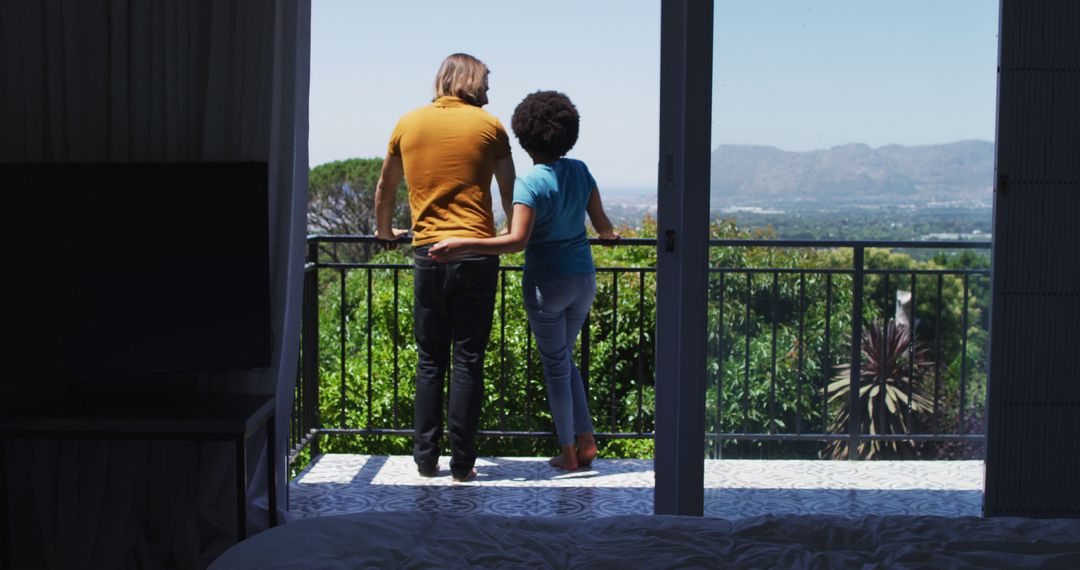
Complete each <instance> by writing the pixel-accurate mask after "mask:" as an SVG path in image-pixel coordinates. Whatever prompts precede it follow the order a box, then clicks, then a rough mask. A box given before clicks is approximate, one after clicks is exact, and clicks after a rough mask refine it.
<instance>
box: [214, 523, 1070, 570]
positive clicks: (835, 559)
mask: <svg viewBox="0 0 1080 570" xmlns="http://www.w3.org/2000/svg"><path fill="white" fill-rule="evenodd" d="M469 566H478V567H488V568H490V567H500V568H505V567H529V568H585V567H588V568H623V569H625V570H629V569H631V568H634V569H637V568H698V567H702V568H716V567H728V566H737V567H747V568H876V567H880V568H898V567H899V568H909V567H917V568H1003V567H1008V568H1018V567H1019V568H1080V520H1034V519H1020V518H998V519H983V518H976V517H964V518H944V517H929V516H921V517H908V516H886V517H875V516H872V517H866V518H862V519H845V518H840V517H832V516H778V517H774V516H765V517H755V518H750V519H743V520H739V521H724V520H719V519H707V518H697V517H676V516H640V515H631V516H618V517H609V518H601V519H594V520H569V519H555V518H536V517H503V516H495V515H463V514H438V513H424V512H389V513H358V514H350V515H339V516H328V517H318V518H311V519H303V520H299V521H296V522H292V523H289V524H287V525H285V526H280V527H277V528H274V529H271V530H268V531H266V532H263V533H260V534H258V535H256V536H253V537H251V538H249V539H248V540H246V541H244V542H242V543H240V544H237V545H236V546H234V547H232V548H231V549H229V550H228V551H227V552H225V554H224V555H222V556H221V557H220V558H218V559H217V560H216V561H215V562H214V564H213V565H212V566H211V567H210V568H211V569H212V570H224V569H240V568H320V569H322V568H447V567H469Z"/></svg>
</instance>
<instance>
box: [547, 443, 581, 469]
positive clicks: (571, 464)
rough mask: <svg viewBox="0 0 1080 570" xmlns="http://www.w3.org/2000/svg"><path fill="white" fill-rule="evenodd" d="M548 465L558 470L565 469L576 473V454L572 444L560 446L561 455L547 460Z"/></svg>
mask: <svg viewBox="0 0 1080 570" xmlns="http://www.w3.org/2000/svg"><path fill="white" fill-rule="evenodd" d="M548 465H551V466H552V467H555V468H558V469H565V470H567V471H577V469H578V467H579V466H578V460H577V452H576V451H574V446H573V444H571V445H564V446H562V453H560V454H558V455H556V456H555V457H552V458H551V459H550V460H548Z"/></svg>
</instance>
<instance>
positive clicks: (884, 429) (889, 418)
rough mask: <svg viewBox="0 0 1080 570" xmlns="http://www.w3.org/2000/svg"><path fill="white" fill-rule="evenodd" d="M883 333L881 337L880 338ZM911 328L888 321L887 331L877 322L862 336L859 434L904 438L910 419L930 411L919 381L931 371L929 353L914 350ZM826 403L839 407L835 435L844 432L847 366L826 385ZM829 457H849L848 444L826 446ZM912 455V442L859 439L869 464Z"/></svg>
mask: <svg viewBox="0 0 1080 570" xmlns="http://www.w3.org/2000/svg"><path fill="white" fill-rule="evenodd" d="M883 333H884V334H883ZM912 342H913V339H912V335H911V331H910V329H909V328H908V327H907V326H906V325H903V324H897V323H896V322H895V321H894V320H893V319H889V322H888V324H887V325H886V326H885V330H884V331H882V327H881V324H880V323H877V322H875V323H871V324H870V326H868V327H863V331H862V363H861V365H860V368H859V377H860V382H859V396H858V401H857V403H856V405H857V406H858V408H859V412H860V414H859V415H860V416H861V417H860V420H859V424H860V425H859V430H860V433H864V434H865V433H868V434H870V435H900V434H906V433H908V429H909V428H910V423H911V420H912V418H914V417H917V416H923V415H926V414H928V413H929V412H930V411H931V403H930V398H928V397H927V395H926V389H925V387H924V385H923V382H922V379H923V378H925V377H926V376H927V374H928V372H929V371H931V370H932V369H933V366H934V363H933V362H932V361H931V360H930V359H929V357H928V352H929V351H928V350H927V348H926V347H925V346H924V345H922V343H918V342H916V343H915V345H914V347H913V346H912ZM828 391H829V401H830V402H839V403H840V404H841V405H840V406H838V410H837V413H836V414H835V415H834V416H833V421H832V425H831V429H832V431H833V433H848V430H849V423H848V422H849V421H850V417H849V415H850V414H849V407H848V397H849V394H850V391H851V365H850V364H843V365H840V366H837V367H836V374H835V375H834V376H833V381H832V383H830V384H829V387H828ZM829 447H830V449H831V452H832V456H833V458H842V457H847V455H848V441H847V440H836V441H833V442H832V443H831V444H830V446H829ZM913 450H914V445H913V444H912V442H910V441H902V440H895V439H894V440H862V441H860V443H859V447H858V450H857V451H858V454H859V456H861V457H865V458H867V459H871V458H874V457H877V456H881V455H885V454H888V455H892V456H898V455H901V453H902V452H910V451H913Z"/></svg>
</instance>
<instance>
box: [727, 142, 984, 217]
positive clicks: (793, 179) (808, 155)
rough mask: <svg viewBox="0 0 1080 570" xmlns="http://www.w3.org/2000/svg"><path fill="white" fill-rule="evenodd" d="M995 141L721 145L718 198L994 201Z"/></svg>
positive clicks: (801, 202) (737, 201) (788, 202)
mask: <svg viewBox="0 0 1080 570" xmlns="http://www.w3.org/2000/svg"><path fill="white" fill-rule="evenodd" d="M993 177H994V144H993V143H991V142H987V141H978V140H968V141H960V142H955V143H950V144H940V145H925V146H900V145H889V146H883V147H881V148H871V147H869V146H867V145H865V144H862V143H851V144H845V145H841V146H837V147H833V148H830V149H827V150H814V151H808V152H788V151H784V150H780V149H778V148H776V147H771V146H749V145H721V146H720V147H718V148H717V149H716V150H714V151H713V153H712V200H711V201H712V206H713V208H717V207H721V208H722V207H725V206H736V205H738V206H767V207H785V208H798V207H813V206H815V205H820V206H836V205H838V204H842V205H849V206H887V205H900V204H912V205H917V206H928V205H942V206H989V205H990V204H991V203H992V192H993Z"/></svg>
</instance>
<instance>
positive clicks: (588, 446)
mask: <svg viewBox="0 0 1080 570" xmlns="http://www.w3.org/2000/svg"><path fill="white" fill-rule="evenodd" d="M576 457H577V463H578V465H579V466H581V467H588V466H590V465H592V462H593V459H596V439H595V438H593V434H591V433H583V434H580V435H578V436H577V456H576Z"/></svg>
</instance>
